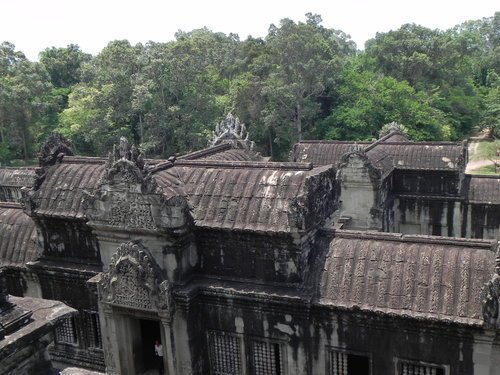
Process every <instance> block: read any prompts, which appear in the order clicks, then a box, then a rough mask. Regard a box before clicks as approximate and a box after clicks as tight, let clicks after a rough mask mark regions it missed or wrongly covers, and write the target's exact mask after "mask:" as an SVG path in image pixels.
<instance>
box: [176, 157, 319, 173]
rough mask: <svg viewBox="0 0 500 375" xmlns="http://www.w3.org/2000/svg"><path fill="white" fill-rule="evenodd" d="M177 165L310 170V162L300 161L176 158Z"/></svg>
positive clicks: (311, 166)
mask: <svg viewBox="0 0 500 375" xmlns="http://www.w3.org/2000/svg"><path fill="white" fill-rule="evenodd" d="M174 164H175V166H179V167H215V168H217V167H222V168H248V169H254V168H258V169H284V170H307V171H309V170H311V169H312V168H313V165H312V163H301V162H269V161H226V160H185V159H183V160H176V162H175V163H174Z"/></svg>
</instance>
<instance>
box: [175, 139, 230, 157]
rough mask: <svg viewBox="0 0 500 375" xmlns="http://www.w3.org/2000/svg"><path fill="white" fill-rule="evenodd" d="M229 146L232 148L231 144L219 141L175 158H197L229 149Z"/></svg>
mask: <svg viewBox="0 0 500 375" xmlns="http://www.w3.org/2000/svg"><path fill="white" fill-rule="evenodd" d="M231 148H232V146H231V144H230V143H227V142H224V143H220V144H218V145H216V146H211V147H207V148H204V149H202V150H197V151H193V152H190V153H187V154H184V155H181V156H179V157H178V158H177V160H193V159H198V158H202V157H204V156H210V155H213V154H217V153H218V152H220V151H225V150H229V149H231Z"/></svg>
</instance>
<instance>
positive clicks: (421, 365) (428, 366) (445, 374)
mask: <svg viewBox="0 0 500 375" xmlns="http://www.w3.org/2000/svg"><path fill="white" fill-rule="evenodd" d="M394 362H395V363H394V364H395V369H394V374H396V375H414V374H418V375H420V374H424V375H450V366H449V365H446V364H438V363H432V362H424V361H419V360H413V359H405V358H398V357H395V360H394ZM404 365H410V366H416V367H417V368H418V369H417V371H418V372H408V371H407V372H404V371H405V369H404ZM422 369H423V370H424V372H422ZM414 370H415V369H414ZM432 370H440V371H442V372H441V374H439V373H438V372H437V371H434V372H432Z"/></svg>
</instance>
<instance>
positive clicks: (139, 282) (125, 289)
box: [99, 241, 172, 311]
mask: <svg viewBox="0 0 500 375" xmlns="http://www.w3.org/2000/svg"><path fill="white" fill-rule="evenodd" d="M99 289H100V298H101V300H102V302H106V303H109V304H113V305H118V306H123V307H128V308H132V309H139V310H147V311H157V310H162V311H170V310H171V308H172V299H171V290H170V284H169V282H168V281H167V280H166V279H165V278H164V277H163V275H162V272H161V270H160V267H159V266H158V265H157V264H156V262H155V260H154V258H153V256H152V255H151V253H150V252H149V250H147V249H146V248H145V247H144V246H143V245H142V244H141V243H140V242H138V241H131V242H127V243H123V244H121V245H120V246H119V247H118V249H117V250H116V253H115V254H114V255H113V257H112V258H111V263H110V265H109V270H108V272H106V273H104V275H103V277H102V279H101V280H100V281H99Z"/></svg>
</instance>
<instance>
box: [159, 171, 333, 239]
mask: <svg viewBox="0 0 500 375" xmlns="http://www.w3.org/2000/svg"><path fill="white" fill-rule="evenodd" d="M173 170H176V171H178V172H177V173H178V174H179V175H180V176H181V178H182V181H183V183H184V191H185V192H186V193H187V195H188V197H189V202H190V205H191V206H192V207H193V215H194V218H195V221H196V224H197V225H198V226H204V227H216V228H225V229H241V230H252V231H263V232H269V231H271V232H289V231H291V230H294V229H301V228H304V227H306V226H308V225H313V224H314V220H321V218H322V217H321V216H322V215H318V216H319V217H318V218H314V220H312V219H311V220H308V223H302V222H300V221H301V220H303V219H304V217H305V216H308V215H309V210H311V207H312V204H311V203H310V200H312V199H316V197H315V196H314V197H313V196H312V195H314V194H317V197H318V199H322V198H324V199H327V202H328V201H333V198H332V197H330V196H329V197H322V196H321V194H327V195H332V196H333V194H334V193H333V189H332V188H331V186H330V188H329V189H328V191H327V189H321V186H323V185H322V184H325V183H326V184H328V183H330V182H331V183H333V176H334V175H333V170H332V169H331V168H329V167H321V168H315V169H312V166H311V165H310V164H305V163H264V162H222V161H218V162H217V161H193V162H189V161H179V162H176V163H175V167H174V168H173ZM162 173H164V172H159V174H162ZM171 173H173V171H172V172H171ZM327 175H328V176H327ZM321 203H322V202H318V203H317V204H316V205H317V206H318V207H317V209H318V210H323V209H327V207H325V204H321ZM323 203H325V202H323ZM332 209H333V207H330V208H328V210H332ZM325 214H326V213H325ZM323 219H324V217H323Z"/></svg>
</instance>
